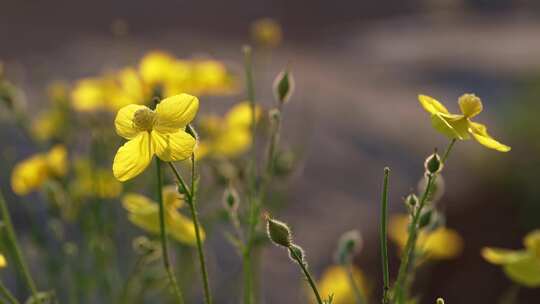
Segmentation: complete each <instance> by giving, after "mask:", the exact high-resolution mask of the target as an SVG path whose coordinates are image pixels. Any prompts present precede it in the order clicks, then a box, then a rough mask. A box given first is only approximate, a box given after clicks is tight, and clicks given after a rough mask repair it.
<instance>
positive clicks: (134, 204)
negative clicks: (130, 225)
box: [122, 193, 158, 214]
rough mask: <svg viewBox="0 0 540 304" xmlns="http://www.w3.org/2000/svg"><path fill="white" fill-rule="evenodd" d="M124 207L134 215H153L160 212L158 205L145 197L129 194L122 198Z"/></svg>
mask: <svg viewBox="0 0 540 304" xmlns="http://www.w3.org/2000/svg"><path fill="white" fill-rule="evenodd" d="M122 206H124V208H125V209H126V210H127V211H129V212H130V213H134V214H151V213H155V214H157V212H158V205H157V204H156V203H155V202H154V201H152V200H150V199H149V198H147V197H146V196H144V195H140V194H136V193H128V194H126V195H124V197H123V198H122Z"/></svg>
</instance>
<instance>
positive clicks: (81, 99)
mask: <svg viewBox="0 0 540 304" xmlns="http://www.w3.org/2000/svg"><path fill="white" fill-rule="evenodd" d="M71 99H72V102H73V107H74V108H75V110H77V111H81V112H88V111H94V110H98V109H104V108H106V107H105V105H106V100H107V96H106V91H105V83H104V82H103V81H102V80H101V79H99V78H85V79H82V80H79V81H78V82H77V84H76V85H75V88H74V89H73V91H72V92H71Z"/></svg>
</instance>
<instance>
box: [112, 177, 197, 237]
mask: <svg viewBox="0 0 540 304" xmlns="http://www.w3.org/2000/svg"><path fill="white" fill-rule="evenodd" d="M163 204H164V207H165V224H166V227H167V233H168V234H169V235H170V236H171V237H172V238H174V239H175V240H177V241H178V242H181V243H184V244H187V245H190V246H195V245H196V236H195V227H194V226H193V222H192V221H191V220H189V219H188V218H187V217H185V216H184V215H182V214H181V213H180V212H178V209H179V208H181V207H182V206H183V205H184V204H185V202H184V200H183V198H182V197H181V195H180V194H178V192H177V191H176V189H175V187H174V186H168V187H165V188H163ZM122 205H123V206H124V208H125V209H126V210H127V211H128V212H129V216H128V218H129V220H130V221H131V222H132V223H133V224H134V225H136V226H137V227H139V228H141V229H144V230H146V231H148V232H150V233H155V234H158V233H159V232H160V226H159V205H158V203H156V202H154V201H152V200H150V199H149V198H147V197H145V196H143V195H139V194H134V193H130V194H126V195H125V196H124V197H123V199H122ZM204 237H205V234H204V231H201V238H202V239H203V240H204Z"/></svg>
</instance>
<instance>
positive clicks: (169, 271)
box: [156, 157, 184, 304]
mask: <svg viewBox="0 0 540 304" xmlns="http://www.w3.org/2000/svg"><path fill="white" fill-rule="evenodd" d="M156 174H157V184H158V187H157V195H158V203H159V231H160V238H161V249H162V251H163V252H162V254H163V266H164V267H165V270H166V271H167V276H168V277H169V281H170V284H171V285H172V288H173V291H174V295H175V297H176V301H177V302H178V303H180V304H183V303H184V298H183V296H182V292H181V291H180V287H179V286H178V283H177V281H176V276H175V275H174V272H173V270H172V268H171V263H170V261H169V251H168V247H169V246H168V244H167V230H166V226H165V206H164V203H163V192H162V191H163V178H162V174H161V161H160V160H159V158H157V157H156Z"/></svg>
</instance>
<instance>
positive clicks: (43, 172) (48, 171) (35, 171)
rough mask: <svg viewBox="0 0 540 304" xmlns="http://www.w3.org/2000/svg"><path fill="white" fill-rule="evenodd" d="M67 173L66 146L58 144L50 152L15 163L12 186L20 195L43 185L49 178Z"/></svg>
mask: <svg viewBox="0 0 540 304" xmlns="http://www.w3.org/2000/svg"><path fill="white" fill-rule="evenodd" d="M66 173H67V151H66V148H65V147H64V146H62V145H56V146H54V147H53V148H52V149H51V150H50V151H49V152H48V153H45V154H36V155H34V156H32V157H30V158H28V159H26V160H23V161H22V162H20V163H18V164H17V165H15V167H14V168H13V172H12V173H11V188H12V189H13V192H15V193H16V194H18V195H26V194H28V193H30V192H32V191H34V190H35V189H37V188H39V187H41V186H42V185H43V183H44V182H45V181H46V180H47V179H49V178H53V177H60V176H64V175H65V174H66Z"/></svg>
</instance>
